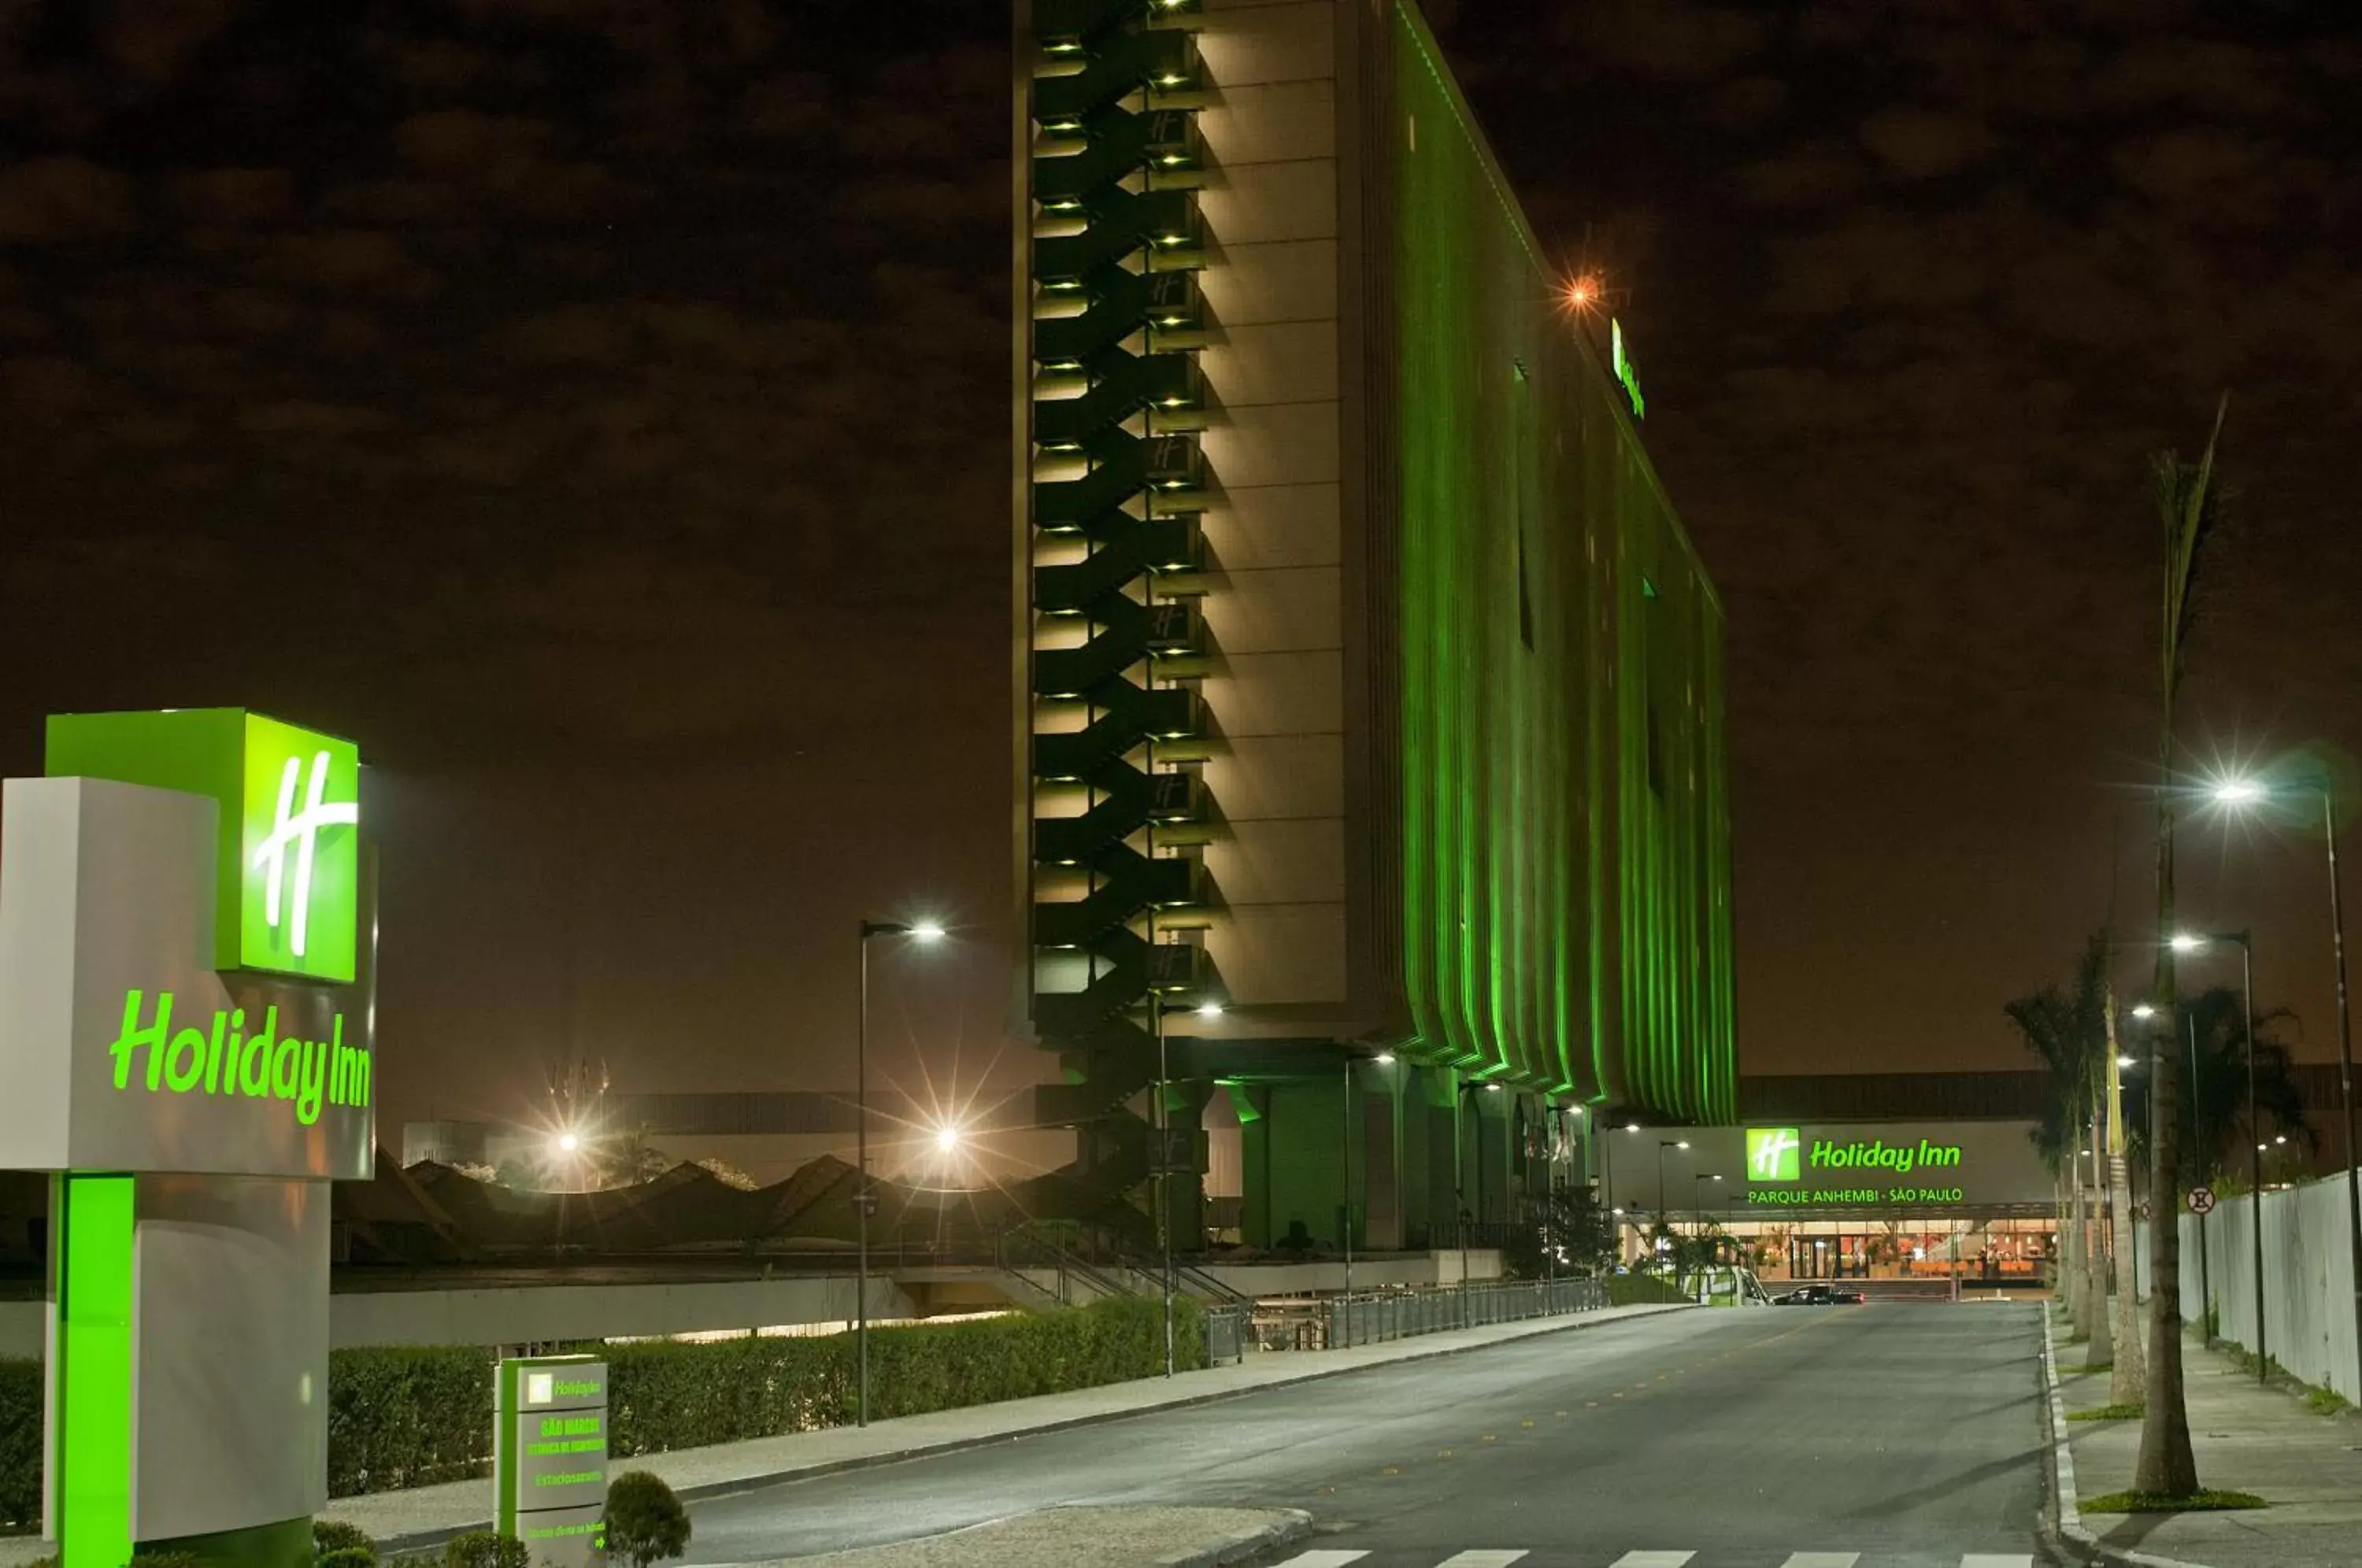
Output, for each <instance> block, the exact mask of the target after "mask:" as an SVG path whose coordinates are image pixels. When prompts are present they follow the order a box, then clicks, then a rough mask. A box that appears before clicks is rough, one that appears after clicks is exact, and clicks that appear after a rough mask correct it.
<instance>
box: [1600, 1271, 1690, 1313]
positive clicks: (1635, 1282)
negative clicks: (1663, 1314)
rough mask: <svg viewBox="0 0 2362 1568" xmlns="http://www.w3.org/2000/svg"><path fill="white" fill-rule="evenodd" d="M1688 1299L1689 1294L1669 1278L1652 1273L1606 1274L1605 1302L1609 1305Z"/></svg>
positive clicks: (1633, 1304) (1624, 1305)
mask: <svg viewBox="0 0 2362 1568" xmlns="http://www.w3.org/2000/svg"><path fill="white" fill-rule="evenodd" d="M1689 1299H1690V1297H1689V1296H1687V1295H1686V1294H1684V1293H1683V1291H1682V1290H1680V1289H1679V1288H1677V1287H1676V1286H1674V1285H1673V1283H1672V1281H1671V1280H1668V1279H1661V1278H1659V1277H1658V1276H1657V1275H1653V1274H1611V1275H1608V1276H1607V1302H1608V1305H1609V1306H1611V1307H1644V1306H1652V1305H1656V1304H1660V1303H1672V1302H1675V1301H1687V1300H1689Z"/></svg>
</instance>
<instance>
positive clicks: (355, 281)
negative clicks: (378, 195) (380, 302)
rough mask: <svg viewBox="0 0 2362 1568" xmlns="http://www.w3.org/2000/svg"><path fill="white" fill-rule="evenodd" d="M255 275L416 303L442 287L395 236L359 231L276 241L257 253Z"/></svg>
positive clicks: (334, 231) (328, 290) (320, 289)
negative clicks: (408, 300)
mask: <svg viewBox="0 0 2362 1568" xmlns="http://www.w3.org/2000/svg"><path fill="white" fill-rule="evenodd" d="M251 271H253V273H254V275H255V276H257V277H259V278H262V279H266V280H268V281H270V282H279V283H285V284H288V285H290V286H291V287H294V288H300V289H308V290H315V291H318V292H321V293H347V292H356V293H364V294H392V295H404V296H409V297H413V298H415V297H419V296H422V295H425V294H429V293H433V292H434V291H435V290H436V287H437V286H438V284H439V282H440V280H439V279H438V278H437V277H436V274H435V272H434V271H432V270H431V269H429V268H427V267H425V266H422V265H420V264H419V263H418V262H417V261H415V260H414V259H411V257H410V255H409V254H408V253H407V252H406V251H404V250H403V248H402V245H401V243H400V242H399V241H398V240H396V239H395V238H394V237H393V236H392V235H391V234H387V233H384V232H382V231H379V230H371V229H358V228H345V229H328V230H324V231H320V232H317V233H311V234H283V235H278V236H275V237H271V238H270V239H268V240H266V241H264V242H263V243H262V244H261V245H260V246H259V248H257V251H256V253H255V257H254V259H253V262H252V263H251Z"/></svg>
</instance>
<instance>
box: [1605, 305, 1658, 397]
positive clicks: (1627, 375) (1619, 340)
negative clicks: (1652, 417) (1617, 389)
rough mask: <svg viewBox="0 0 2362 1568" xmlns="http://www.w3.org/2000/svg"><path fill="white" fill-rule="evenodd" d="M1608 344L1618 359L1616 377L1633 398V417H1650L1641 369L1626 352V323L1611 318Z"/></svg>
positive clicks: (1616, 359) (1608, 329) (1608, 328)
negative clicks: (1642, 386)
mask: <svg viewBox="0 0 2362 1568" xmlns="http://www.w3.org/2000/svg"><path fill="white" fill-rule="evenodd" d="M1607 344H1608V348H1609V349H1610V351H1611V352H1612V353H1613V355H1614V357H1615V361H1616V379H1617V381H1621V382H1623V383H1624V395H1625V396H1626V397H1628V398H1629V399H1631V400H1632V417H1633V418H1635V419H1646V418H1648V417H1649V401H1648V399H1646V398H1644V397H1642V396H1641V395H1640V370H1639V366H1637V365H1635V364H1633V363H1632V360H1631V357H1630V356H1629V355H1628V354H1626V353H1625V352H1624V324H1623V323H1622V322H1620V321H1617V320H1615V319H1614V318H1612V317H1611V318H1610V319H1609V320H1608V323H1607Z"/></svg>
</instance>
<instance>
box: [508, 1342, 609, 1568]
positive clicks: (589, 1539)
mask: <svg viewBox="0 0 2362 1568" xmlns="http://www.w3.org/2000/svg"><path fill="white" fill-rule="evenodd" d="M494 1408H495V1410H496V1412H497V1414H496V1415H495V1416H494V1418H493V1424H492V1491H493V1500H492V1509H493V1512H492V1522H493V1528H494V1529H497V1530H499V1531H500V1533H501V1534H502V1535H509V1536H514V1537H515V1538H516V1539H517V1540H522V1541H524V1544H525V1549H526V1551H528V1552H529V1553H530V1554H531V1556H532V1559H533V1562H534V1563H535V1568H543V1565H545V1564H546V1565H547V1568H590V1565H592V1564H596V1563H599V1562H604V1561H605V1560H606V1552H607V1364H606V1363H605V1362H603V1361H600V1360H597V1359H596V1358H594V1357H591V1356H587V1355H546V1356H518V1357H513V1358H510V1359H508V1360H504V1361H502V1363H501V1365H500V1373H499V1383H498V1386H497V1388H496V1391H495V1396H494Z"/></svg>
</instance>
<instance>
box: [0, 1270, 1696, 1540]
mask: <svg viewBox="0 0 2362 1568" xmlns="http://www.w3.org/2000/svg"><path fill="white" fill-rule="evenodd" d="M1648 1283H1649V1284H1650V1286H1652V1287H1654V1288H1659V1289H1661V1288H1662V1287H1661V1286H1654V1282H1648ZM1611 1288H1612V1287H1611ZM1622 1298H1623V1297H1618V1299H1622ZM1640 1298H1641V1299H1657V1298H1658V1297H1640ZM1174 1309H1175V1318H1174V1338H1175V1345H1174V1350H1175V1358H1176V1360H1177V1362H1178V1364H1180V1365H1183V1366H1198V1365H1202V1364H1204V1361H1205V1318H1204V1312H1203V1309H1202V1308H1201V1307H1200V1305H1199V1304H1198V1302H1196V1301H1194V1300H1191V1299H1189V1298H1187V1297H1182V1298H1181V1299H1179V1300H1177V1301H1175V1303H1174ZM588 1348H590V1349H593V1350H602V1347H597V1346H592V1347H588ZM603 1353H604V1354H605V1356H606V1357H607V1362H608V1365H609V1367H610V1369H611V1373H610V1378H609V1428H608V1430H609V1433H610V1436H609V1439H608V1442H609V1449H608V1452H609V1453H610V1454H611V1455H612V1456H613V1457H614V1458H616V1459H628V1458H630V1457H631V1456H632V1455H634V1454H640V1453H662V1452H667V1451H668V1450H672V1449H679V1448H692V1447H696V1446H699V1445H701V1444H704V1443H715V1442H734V1441H739V1440H741V1439H745V1438H755V1437H772V1436H776V1435H778V1434H779V1433H783V1432H798V1431H811V1430H816V1429H818V1428H822V1427H833V1426H849V1425H851V1424H852V1422H853V1419H854V1408H853V1407H854V1386H855V1342H854V1336H853V1335H851V1334H849V1333H844V1334H831V1335H828V1336H826V1337H823V1338H785V1337H781V1338H758V1339H733V1340H721V1341H716V1342H712V1343H708V1344H668V1343H662V1342H657V1343H649V1344H623V1345H609V1346H605V1347H603ZM869 1357H870V1369H869V1370H870V1413H871V1415H872V1416H874V1417H876V1418H877V1419H886V1418H889V1417H892V1416H912V1415H919V1414H922V1413H923V1412H926V1411H929V1410H945V1409H952V1408H958V1407H961V1406H967V1405H983V1404H988V1403H991V1402H993V1401H995V1400H999V1399H1021V1398H1024V1397H1027V1396H1029V1395H1034V1394H1055V1393H1059V1392H1062V1391H1064V1390H1066V1389H1070V1388H1092V1387H1097V1386H1099V1385H1101V1384H1106V1383H1120V1382H1124V1381H1127V1380H1129V1379H1131V1378H1135V1377H1149V1376H1153V1375H1155V1374H1157V1373H1158V1372H1160V1371H1162V1370H1163V1369H1164V1317H1163V1309H1162V1307H1161V1305H1160V1304H1159V1303H1157V1302H1155V1301H1148V1300H1138V1301H1134V1300H1123V1301H1102V1302H1098V1303H1096V1304H1094V1305H1092V1306H1089V1307H1079V1308H1074V1309H1067V1310H1063V1311H1056V1312H1045V1313H1041V1314H1023V1315H1019V1314H1011V1315H1009V1316H1006V1317H1000V1318H989V1319H979V1320H976V1321H973V1322H967V1323H947V1324H944V1325H941V1326H939V1327H933V1328H929V1327H926V1326H923V1325H918V1326H912V1327H908V1328H895V1329H879V1330H877V1331H873V1332H872V1333H871V1335H870V1337H869ZM492 1365H493V1364H492V1358H491V1353H490V1352H488V1351H482V1350H477V1349H473V1348H469V1347H465V1346H461V1347H456V1348H417V1347H403V1346H390V1347H367V1348H359V1349H353V1350H339V1351H334V1352H331V1353H330V1354H329V1358H328V1495H329V1496H335V1497H348V1496H355V1495H357V1494H359V1493H363V1492H386V1491H392V1490H395V1489H397V1488H401V1487H405V1486H425V1485H433V1484H435V1483H436V1482H442V1481H458V1480H467V1479H470V1478H473V1477H476V1476H481V1475H488V1474H491V1453H492ZM40 1517H41V1369H40V1365H39V1363H37V1362H0V1532H6V1531H8V1530H10V1529H14V1530H15V1531H16V1532H17V1533H28V1532H30V1531H32V1530H34V1529H38V1528H39V1523H40ZM10 1521H15V1522H14V1524H13V1525H12V1524H11V1523H10ZM335 1528H337V1527H333V1526H328V1525H325V1524H323V1525H319V1526H315V1530H314V1536H313V1541H314V1548H315V1551H317V1552H319V1553H322V1554H326V1552H328V1551H338V1550H349V1549H352V1548H359V1547H366V1546H367V1545H368V1540H367V1538H366V1537H365V1536H362V1535H360V1534H359V1532H358V1531H356V1532H354V1534H353V1535H352V1536H351V1537H350V1538H347V1537H345V1536H343V1535H337V1536H336V1537H335V1539H334V1540H331V1539H330V1538H329V1536H328V1535H327V1534H326V1533H323V1532H324V1531H325V1530H328V1529H335ZM446 1561H447V1562H450V1561H453V1560H452V1559H449V1558H446Z"/></svg>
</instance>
